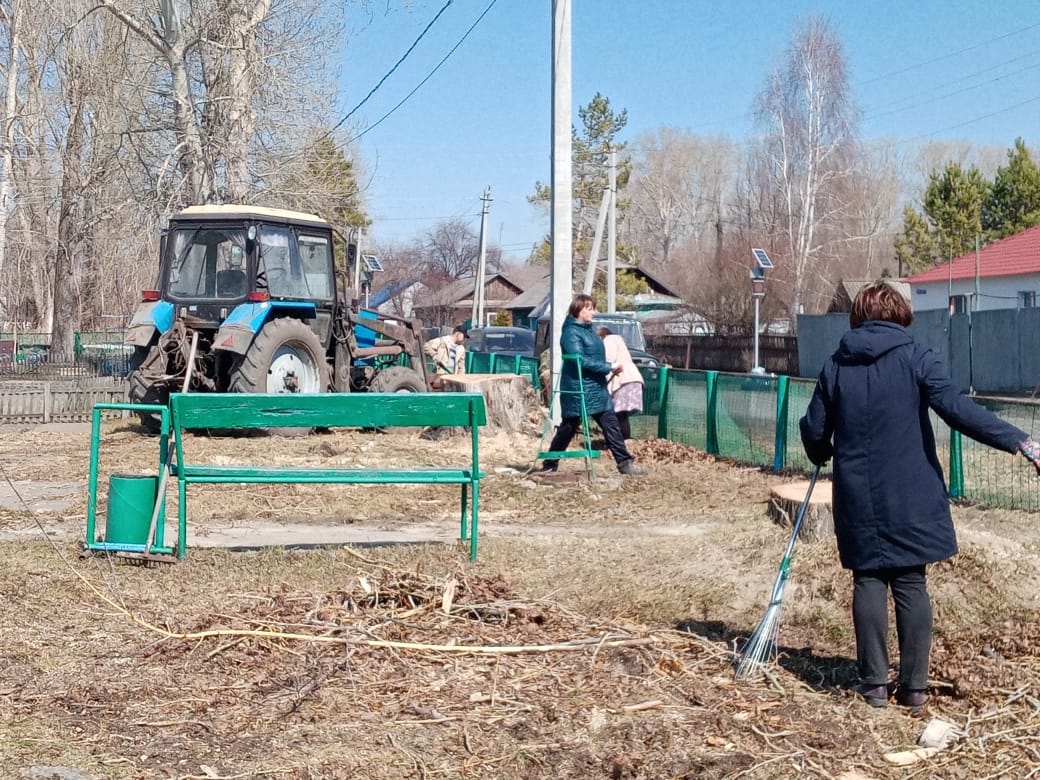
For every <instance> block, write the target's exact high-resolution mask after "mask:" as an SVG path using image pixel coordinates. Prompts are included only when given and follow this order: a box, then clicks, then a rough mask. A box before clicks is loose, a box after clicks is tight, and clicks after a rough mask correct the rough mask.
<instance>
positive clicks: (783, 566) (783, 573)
mask: <svg viewBox="0 0 1040 780" xmlns="http://www.w3.org/2000/svg"><path fill="white" fill-rule="evenodd" d="M819 476H820V467H819V466H816V468H814V469H813V472H812V476H811V477H810V478H809V489H808V490H806V491H805V498H803V499H802V504H801V506H799V507H798V513H797V514H796V515H795V517H794V524H793V525H792V526H791V538H790V539H788V540H787V547H785V548H784V557H783V558H782V559H781V560H780V571H779V572H777V575H776V582H775V583H773V596H772V598H771V599H770V602H771V603H772V602H775V601H776V600H777V599H778V593H779V591H781V590H782V589H783V584H784V582H785V581H786V580H787V576H788V573H789V572H790V570H791V558H792V556H793V555H794V544H795V542H797V541H798V534H799V532H801V530H802V521H803V520H804V519H805V511H806V510H807V509H808V508H809V499H811V498H812V493H813V488H814V487H816V480H817V478H818V477H819Z"/></svg>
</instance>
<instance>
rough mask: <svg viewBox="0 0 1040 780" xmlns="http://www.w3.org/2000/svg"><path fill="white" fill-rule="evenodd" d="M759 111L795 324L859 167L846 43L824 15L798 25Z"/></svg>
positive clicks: (758, 103)
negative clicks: (780, 217) (776, 199)
mask: <svg viewBox="0 0 1040 780" xmlns="http://www.w3.org/2000/svg"><path fill="white" fill-rule="evenodd" d="M755 113H756V118H757V120H758V122H759V124H760V126H762V127H763V129H764V136H763V139H762V143H763V147H764V151H765V154H766V156H767V159H768V161H769V164H770V176H771V181H772V184H773V187H774V188H775V190H776V192H777V194H778V196H779V199H780V204H781V207H782V209H783V225H782V226H781V230H782V233H781V235H780V236H778V238H779V243H780V244H781V246H782V249H783V252H782V256H781V257H780V258H778V259H779V260H780V261H781V263H784V264H786V265H787V268H786V269H784V271H785V275H786V277H787V280H786V281H787V282H788V283H789V285H790V289H789V292H788V295H787V300H788V311H789V314H790V318H791V322H792V325H793V323H794V322H796V319H795V317H796V315H797V314H798V312H799V311H801V309H802V306H803V303H805V302H806V301H807V299H809V298H811V297H812V296H811V295H810V293H811V291H813V290H814V284H813V282H814V280H816V279H818V278H820V276H821V275H822V273H823V270H824V269H822V268H821V264H822V263H823V261H824V260H825V259H826V255H825V253H824V252H823V250H824V248H825V246H824V238H825V234H827V233H828V232H830V233H831V235H832V236H833V235H834V234H835V233H837V232H838V231H828V230H827V228H828V227H832V226H833V225H834V223H835V222H837V221H840V220H841V219H842V218H843V217H844V216H845V215H846V214H847V212H848V203H847V202H846V201H845V200H844V199H843V198H842V197H841V189H842V184H843V183H845V182H847V181H849V180H850V179H851V177H852V176H853V175H854V173H855V159H856V149H855V147H856V136H855V125H856V115H857V111H856V109H855V107H854V105H853V103H852V98H851V94H850V88H849V80H848V73H847V71H846V67H845V57H844V54H843V51H842V47H841V43H840V41H839V40H838V39H837V37H836V36H835V34H834V33H833V31H832V30H831V29H830V27H829V26H828V24H827V23H826V22H825V21H824V20H823V19H821V18H819V17H816V18H812V19H810V20H809V21H808V22H807V23H805V24H804V25H803V26H802V27H800V28H799V29H797V30H796V31H795V33H794V36H793V39H792V41H791V45H790V48H789V49H788V51H787V55H786V59H785V60H784V61H783V62H782V63H781V64H780V65H779V66H778V67H777V68H776V69H775V70H774V71H773V72H772V73H771V74H770V76H769V78H768V80H767V82H766V85H765V88H764V89H763V90H762V92H761V93H760V94H759V96H758V99H757V101H756V105H755ZM836 249H837V247H832V248H831V252H834V251H835V250H836Z"/></svg>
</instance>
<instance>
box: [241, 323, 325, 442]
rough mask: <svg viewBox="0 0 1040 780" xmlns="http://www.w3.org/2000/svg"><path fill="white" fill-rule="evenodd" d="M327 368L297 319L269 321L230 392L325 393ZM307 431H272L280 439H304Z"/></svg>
mask: <svg viewBox="0 0 1040 780" xmlns="http://www.w3.org/2000/svg"><path fill="white" fill-rule="evenodd" d="M328 387H329V366H328V363H327V362H326V360H325V350H324V349H322V346H321V342H320V341H319V340H318V337H317V335H315V333H314V331H312V330H311V329H310V328H308V327H307V325H306V324H304V323H302V322H300V321H299V320H294V319H291V318H282V319H277V320H271V321H270V322H268V323H267V324H266V325H264V327H263V328H261V329H260V332H259V333H258V334H257V335H256V338H255V339H253V343H252V344H250V345H249V349H248V350H246V354H244V355H243V356H242V357H241V358H239V360H238V361H237V364H236V366H235V368H234V369H232V371H231V376H230V379H229V382H228V391H229V392H232V393H308V394H312V393H324V392H325V391H326V390H327V389H328ZM310 432H311V429H310V428H272V429H270V433H272V434H276V435H279V436H306V435H307V434H308V433H310Z"/></svg>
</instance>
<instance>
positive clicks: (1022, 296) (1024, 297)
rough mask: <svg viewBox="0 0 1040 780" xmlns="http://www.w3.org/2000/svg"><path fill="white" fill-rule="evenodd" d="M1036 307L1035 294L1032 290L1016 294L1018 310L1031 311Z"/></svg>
mask: <svg viewBox="0 0 1040 780" xmlns="http://www.w3.org/2000/svg"><path fill="white" fill-rule="evenodd" d="M1034 306H1036V293H1035V292H1034V291H1033V290H1020V291H1019V293H1018V308H1020V309H1032V308H1033V307H1034Z"/></svg>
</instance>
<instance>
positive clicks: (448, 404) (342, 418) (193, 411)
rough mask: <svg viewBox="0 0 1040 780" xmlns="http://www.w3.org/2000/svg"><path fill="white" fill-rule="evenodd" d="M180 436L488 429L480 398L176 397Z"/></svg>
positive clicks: (376, 395) (377, 395)
mask: <svg viewBox="0 0 1040 780" xmlns="http://www.w3.org/2000/svg"><path fill="white" fill-rule="evenodd" d="M170 410H171V411H172V412H173V426H174V428H175V429H176V430H191V429H198V428H217V429H219V428H225V429H232V428H295V427H301V428H302V427H312V428H390V427H397V426H406V427H412V426H415V427H418V426H438V427H449V426H466V427H474V428H475V427H476V426H480V425H486V424H487V411H486V409H485V407H484V397H483V396H482V395H481V394H480V393H319V394H314V395H310V394H295V393H277V394H276V393H256V394H253V393H173V394H172V395H171V396H170Z"/></svg>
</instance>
